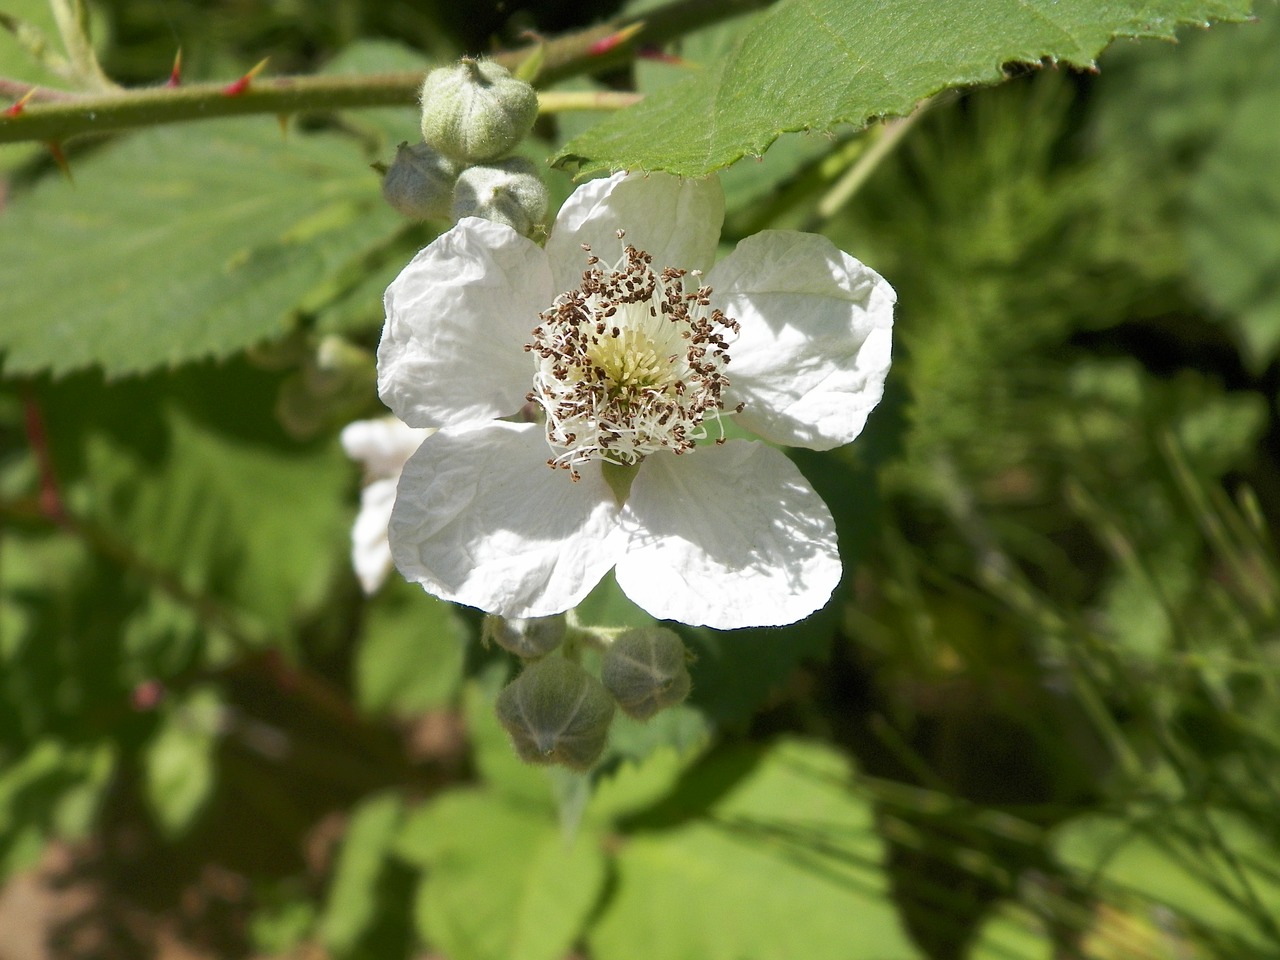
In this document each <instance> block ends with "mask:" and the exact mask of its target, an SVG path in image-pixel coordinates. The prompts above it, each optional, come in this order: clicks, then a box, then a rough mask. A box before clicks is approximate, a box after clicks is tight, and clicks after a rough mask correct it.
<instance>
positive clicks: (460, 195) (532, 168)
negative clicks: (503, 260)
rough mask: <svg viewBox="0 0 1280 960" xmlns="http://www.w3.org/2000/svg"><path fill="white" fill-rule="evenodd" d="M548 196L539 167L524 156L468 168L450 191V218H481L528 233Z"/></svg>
mask: <svg viewBox="0 0 1280 960" xmlns="http://www.w3.org/2000/svg"><path fill="white" fill-rule="evenodd" d="M549 200H550V198H549V196H548V194H547V187H546V184H544V183H543V182H542V178H541V177H540V176H538V167H537V165H536V164H535V163H534V162H533V161H532V160H527V159H525V158H524V157H511V158H510V159H508V160H502V161H500V162H498V163H493V164H486V165H483V166H476V167H468V168H467V169H466V170H464V171H463V172H462V174H461V176H459V177H458V184H457V186H456V187H455V188H454V193H453V210H452V214H453V219H454V220H461V219H462V218H463V217H483V218H484V219H485V220H493V221H494V222H496V223H505V224H506V225H507V226H509V227H510V228H511V229H512V230H514V231H515V232H516V233H520V234H523V235H524V236H526V237H527V236H529V234H530V233H532V232H533V228H534V226H535V225H536V224H539V223H541V222H542V220H543V218H544V217H545V216H546V213H547V203H548V202H549Z"/></svg>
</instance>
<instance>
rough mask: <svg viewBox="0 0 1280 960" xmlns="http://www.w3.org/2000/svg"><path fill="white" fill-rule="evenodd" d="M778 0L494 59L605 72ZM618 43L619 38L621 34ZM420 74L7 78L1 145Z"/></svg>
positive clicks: (208, 115) (735, 3)
mask: <svg viewBox="0 0 1280 960" xmlns="http://www.w3.org/2000/svg"><path fill="white" fill-rule="evenodd" d="M768 2H770V0H675V2H673V3H669V4H667V5H665V6H663V7H659V8H657V9H655V10H653V11H650V12H649V13H648V14H647V15H646V16H645V18H644V20H643V23H642V24H637V23H636V22H635V21H626V20H621V19H619V20H613V21H610V22H608V23H603V24H600V25H598V26H595V27H590V28H588V29H586V30H580V31H578V32H576V33H572V34H568V35H566V36H563V37H558V38H555V39H552V40H545V41H540V42H538V43H535V44H532V45H530V46H528V47H524V48H522V49H520V50H514V51H508V52H505V53H499V54H496V55H495V56H494V58H493V59H495V60H497V61H498V62H499V63H501V64H503V65H504V66H506V67H508V68H510V69H513V70H514V69H517V68H518V67H520V65H521V64H524V63H526V61H529V62H530V63H534V64H536V72H535V74H534V80H535V81H536V82H537V83H539V84H549V83H553V82H555V81H556V80H560V79H563V78H565V77H569V76H574V75H577V74H583V73H598V72H601V71H603V70H608V69H611V68H613V67H616V66H618V65H619V64H622V63H625V62H626V61H627V60H628V59H629V58H630V57H631V56H633V55H634V52H635V49H636V48H638V47H645V46H651V45H654V44H659V43H665V42H667V41H669V40H671V39H673V38H675V37H678V36H680V35H682V34H684V33H687V32H689V31H691V30H694V29H697V28H698V27H702V26H706V25H708V24H711V23H715V22H717V21H720V20H724V19H727V18H729V17H733V16H737V15H739V14H742V13H746V12H748V11H750V10H754V9H757V8H759V7H762V6H765V5H767V3H768ZM615 40H616V41H617V42H616V43H615V42H614V41H615ZM422 76H423V75H422V73H421V72H419V71H401V72H396V73H382V74H372V75H368V76H308V77H275V78H253V79H252V80H249V81H247V82H246V80H245V79H242V80H241V81H238V82H236V83H233V84H230V85H228V84H224V83H204V84H194V85H191V86H179V87H150V88H145V89H137V90H121V91H118V92H102V91H98V92H94V93H90V94H84V95H80V94H69V93H68V92H67V91H62V90H50V89H47V88H42V87H33V86H32V85H31V84H23V83H21V82H19V81H15V80H11V79H0V92H3V93H8V94H9V95H11V96H13V97H14V98H15V99H20V98H21V97H23V96H25V95H27V94H28V93H29V92H31V91H33V90H34V93H31V96H30V99H29V100H28V102H26V103H24V104H23V105H22V106H21V107H20V108H17V109H14V110H11V111H10V112H8V113H0V143H16V142H20V141H44V142H54V143H57V142H61V141H63V140H65V139H67V138H69V137H73V136H78V135H80V134H90V133H111V132H115V131H118V130H127V129H130V128H135V127H147V126H156V125H159V124H168V123H182V122H186V121H190V120H207V119H213V118H216V117H235V116H247V115H252V114H277V115H281V114H290V113H295V112H298V111H304V110H335V109H350V108H355V107H388V106H409V105H411V104H412V103H413V102H414V100H415V99H416V97H417V94H418V88H419V86H420V85H421V83H422Z"/></svg>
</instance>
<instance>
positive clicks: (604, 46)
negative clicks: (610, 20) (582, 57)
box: [587, 20, 644, 57]
mask: <svg viewBox="0 0 1280 960" xmlns="http://www.w3.org/2000/svg"><path fill="white" fill-rule="evenodd" d="M643 29H644V21H643V20H642V21H640V22H638V23H633V24H631V25H630V26H626V27H623V28H622V29H621V30H615V31H614V32H613V33H611V34H609V35H608V36H607V37H601V38H600V39H599V40H597V41H596V42H595V43H593V44H591V46H589V47H587V56H589V57H598V56H601V55H602V54H606V53H608V52H609V51H610V50H613V49H614V48H615V47H620V46H622V45H623V44H624V43H626V42H627V41H628V40H630V39H631V38H632V37H634V36H635V35H636V34H637V33H639V32H640V31H641V30H643Z"/></svg>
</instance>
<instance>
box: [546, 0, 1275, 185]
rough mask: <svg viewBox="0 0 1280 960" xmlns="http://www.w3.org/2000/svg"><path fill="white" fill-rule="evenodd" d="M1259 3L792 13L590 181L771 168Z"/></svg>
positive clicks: (625, 115)
mask: <svg viewBox="0 0 1280 960" xmlns="http://www.w3.org/2000/svg"><path fill="white" fill-rule="evenodd" d="M1250 7H1251V4H1250V3H1249V0H1163V2H1152V0H1073V2H1069V3H1055V4H1052V5H1047V4H1035V3H1025V2H1021V3H1020V2H1017V0H977V2H972V3H967V4H963V5H960V6H956V5H950V6H940V5H939V4H938V3H937V2H936V0H781V2H780V3H778V4H777V5H776V6H773V7H771V8H770V9H769V10H768V11H767V12H766V13H765V14H763V15H762V16H760V17H758V18H756V19H755V20H753V21H752V22H751V24H750V25H749V26H748V28H747V29H745V30H744V31H743V33H742V34H741V36H740V37H739V40H738V42H737V44H736V45H735V46H734V47H733V49H731V50H730V51H729V52H728V53H727V54H725V55H724V56H723V57H721V58H720V59H719V60H717V61H716V62H715V63H713V64H711V65H710V66H708V67H707V68H706V69H705V70H703V71H700V72H699V73H697V74H695V75H693V76H690V77H689V78H687V79H686V80H684V81H681V82H680V83H677V84H673V85H671V86H667V87H665V88H663V89H662V90H660V91H658V92H656V93H654V94H652V95H650V96H649V97H647V98H646V99H645V100H644V101H643V102H642V103H640V104H638V105H636V106H635V107H632V108H630V109H628V110H625V111H622V112H621V113H619V114H618V115H616V116H614V117H611V118H609V119H606V120H605V121H603V122H602V123H600V124H599V125H598V126H596V127H594V128H592V129H591V130H590V131H588V132H587V133H586V134H583V135H582V136H580V137H577V138H575V139H574V140H572V141H571V142H570V143H569V144H568V145H566V146H565V148H564V149H563V150H562V151H561V153H560V154H559V156H558V157H557V161H558V162H568V163H576V164H578V165H580V166H581V167H582V168H583V169H585V170H599V169H604V168H612V169H619V168H626V169H644V170H667V171H670V172H672V173H679V174H683V175H686V176H701V175H704V174H707V173H710V172H711V171H713V170H718V169H721V168H723V167H726V166H728V165H729V164H731V163H733V162H734V161H736V160H738V159H740V158H742V157H744V156H747V155H757V156H758V155H760V154H762V153H763V152H764V151H765V149H766V148H767V147H768V146H769V145H770V144H771V143H773V141H774V140H775V139H776V138H777V137H778V135H779V134H780V133H782V132H784V131H792V130H816V131H827V130H830V129H831V128H832V127H834V126H835V125H836V124H841V123H850V124H854V125H857V126H861V125H863V124H866V123H868V122H869V121H871V120H873V119H875V118H877V117H882V116H893V115H898V116H901V115H905V114H908V113H910V112H911V111H912V109H914V107H915V105H916V103H917V102H919V101H920V100H922V99H923V98H925V97H929V96H932V95H933V94H935V93H937V92H939V91H941V90H944V89H947V88H949V87H956V86H966V85H970V84H979V83H995V82H997V81H999V80H1001V79H1003V77H1004V74H1003V72H1002V69H1001V68H1002V66H1003V65H1004V64H1007V63H1038V62H1040V61H1041V60H1045V59H1050V60H1062V61H1065V62H1067V63H1070V64H1074V65H1077V66H1082V67H1083V66H1089V65H1091V64H1092V62H1093V60H1094V58H1095V57H1097V56H1098V54H1099V53H1100V52H1101V51H1102V49H1103V48H1104V47H1106V45H1107V44H1108V43H1110V42H1111V40H1112V39H1114V38H1115V37H1120V36H1130V37H1132V36H1162V37H1172V36H1173V35H1174V30H1175V28H1176V27H1177V26H1178V25H1179V24H1180V23H1193V22H1195V23H1202V22H1204V21H1205V20H1207V19H1211V18H1218V19H1242V18H1244V17H1245V16H1247V15H1248V13H1249V10H1250Z"/></svg>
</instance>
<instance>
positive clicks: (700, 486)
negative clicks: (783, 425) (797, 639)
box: [616, 440, 840, 630]
mask: <svg viewBox="0 0 1280 960" xmlns="http://www.w3.org/2000/svg"><path fill="white" fill-rule="evenodd" d="M622 527H623V530H624V531H625V532H626V533H627V534H628V537H629V540H628V543H627V553H626V555H625V556H624V557H623V558H622V559H621V560H619V561H618V569H617V571H616V576H617V578H618V585H619V586H620V587H622V590H623V592H625V593H626V595H627V596H629V597H630V598H631V599H632V600H634V601H635V602H636V603H637V604H639V605H640V606H641V607H643V608H644V609H646V610H648V611H649V612H650V613H651V614H653V615H654V616H655V617H659V618H661V619H664V620H678V621H680V622H681V623H689V624H705V625H707V626H710V627H716V628H719V629H722V630H732V629H736V628H738V627H753V626H777V625H781V624H784V623H794V622H795V621H796V620H800V619H802V618H803V617H806V616H808V615H809V614H810V613H812V612H813V611H815V610H817V609H818V608H819V607H821V606H822V605H823V604H825V603H826V602H827V599H828V598H829V597H830V596H831V591H832V590H834V589H835V586H836V584H837V583H838V582H839V581H840V557H839V555H838V553H837V552H836V531H835V524H834V523H833V522H832V519H831V511H829V510H828V509H827V505H826V504H825V503H823V502H822V499H821V498H820V497H819V496H818V495H817V493H815V492H814V490H813V488H812V487H811V486H809V482H808V481H807V480H805V478H804V477H803V476H802V475H801V473H800V471H799V470H797V469H796V467H795V465H794V464H793V463H792V462H791V461H790V460H788V459H787V458H786V457H785V456H784V455H783V454H781V453H779V452H778V451H777V450H774V449H773V448H772V447H768V446H766V445H765V444H763V443H760V442H758V441H748V440H731V441H729V442H728V443H726V444H725V445H724V446H722V447H714V446H713V447H699V448H698V449H696V450H694V451H693V452H691V453H687V454H684V455H683V456H676V455H674V454H656V455H654V456H651V457H649V458H648V459H647V460H645V461H644V464H643V465H642V466H641V468H640V472H639V474H638V475H637V476H636V479H635V483H634V484H633V485H632V487H631V493H630V495H629V496H628V497H627V503H626V507H625V508H624V509H623V513H622Z"/></svg>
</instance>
